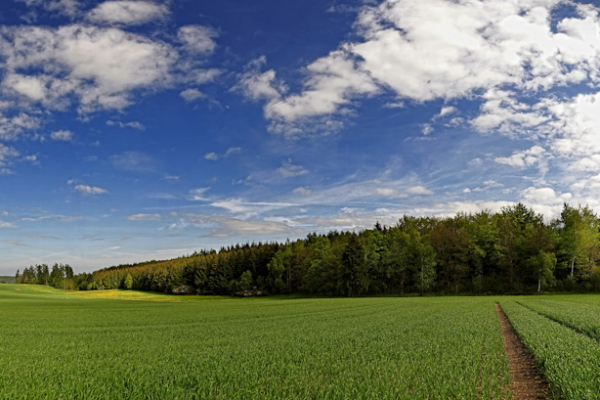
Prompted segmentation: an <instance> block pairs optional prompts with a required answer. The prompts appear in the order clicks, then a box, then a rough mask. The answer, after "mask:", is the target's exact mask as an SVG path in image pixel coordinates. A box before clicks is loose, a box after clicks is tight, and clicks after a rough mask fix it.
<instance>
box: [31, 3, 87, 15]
mask: <svg viewBox="0 0 600 400" xmlns="http://www.w3.org/2000/svg"><path fill="white" fill-rule="evenodd" d="M19 1H22V2H23V3H25V4H27V6H28V7H43V8H44V9H46V10H48V11H50V12H58V13H60V14H64V15H67V16H69V17H74V16H76V15H77V14H78V13H79V8H80V7H79V1H78V0H19Z"/></svg>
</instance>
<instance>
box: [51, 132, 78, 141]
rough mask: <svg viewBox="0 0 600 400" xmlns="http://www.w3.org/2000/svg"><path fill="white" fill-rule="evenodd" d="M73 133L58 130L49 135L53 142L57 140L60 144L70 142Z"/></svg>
mask: <svg viewBox="0 0 600 400" xmlns="http://www.w3.org/2000/svg"><path fill="white" fill-rule="evenodd" d="M73 136H74V133H73V132H71V131H67V130H60V131H56V132H52V133H51V134H50V138H52V139H53V140H57V141H60V142H70V141H72V140H73Z"/></svg>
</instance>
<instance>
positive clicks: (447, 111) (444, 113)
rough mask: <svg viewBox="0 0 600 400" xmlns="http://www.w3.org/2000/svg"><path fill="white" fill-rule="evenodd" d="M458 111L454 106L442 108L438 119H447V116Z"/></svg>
mask: <svg viewBox="0 0 600 400" xmlns="http://www.w3.org/2000/svg"><path fill="white" fill-rule="evenodd" d="M457 111H458V109H457V108H456V107H452V106H444V107H442V109H441V110H440V113H439V114H438V117H440V118H441V117H445V116H447V115H450V114H454V113H455V112H457Z"/></svg>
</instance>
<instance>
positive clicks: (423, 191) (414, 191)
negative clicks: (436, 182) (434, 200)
mask: <svg viewBox="0 0 600 400" xmlns="http://www.w3.org/2000/svg"><path fill="white" fill-rule="evenodd" d="M406 193H408V194H409V195H413V196H429V195H432V194H433V192H432V191H431V190H429V189H427V188H426V187H424V186H413V187H411V188H408V189H407V190H406Z"/></svg>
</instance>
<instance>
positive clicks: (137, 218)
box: [127, 214, 162, 221]
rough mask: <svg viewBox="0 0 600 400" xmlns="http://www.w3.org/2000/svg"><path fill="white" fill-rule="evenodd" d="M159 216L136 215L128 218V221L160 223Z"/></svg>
mask: <svg viewBox="0 0 600 400" xmlns="http://www.w3.org/2000/svg"><path fill="white" fill-rule="evenodd" d="M161 218H162V217H161V216H160V215H159V214H135V215H130V216H129V217H127V220H128V221H160V219H161Z"/></svg>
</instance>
